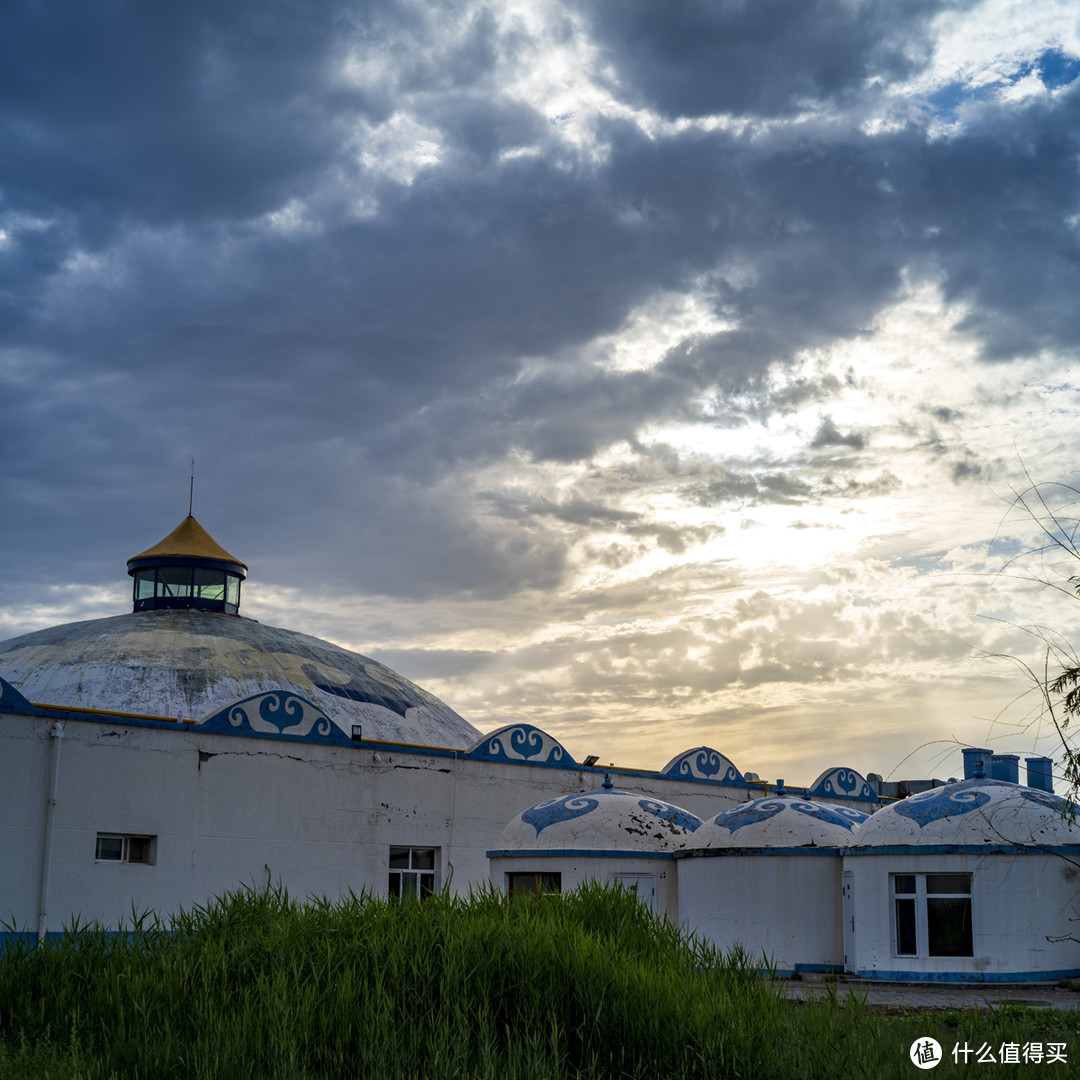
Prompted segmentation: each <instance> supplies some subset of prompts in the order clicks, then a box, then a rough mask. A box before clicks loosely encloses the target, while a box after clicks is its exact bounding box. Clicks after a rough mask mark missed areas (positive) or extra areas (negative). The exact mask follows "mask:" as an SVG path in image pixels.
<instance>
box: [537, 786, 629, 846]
mask: <svg viewBox="0 0 1080 1080" xmlns="http://www.w3.org/2000/svg"><path fill="white" fill-rule="evenodd" d="M592 794H593V795H595V794H596V793H595V792H593V793H592ZM620 794H623V793H622V792H620ZM599 805H600V800H599V799H597V798H593V797H590V796H589V795H586V794H577V795H563V796H561V797H560V798H558V799H548V801H547V802H542V803H537V804H536V806H530V807H529V809H528V810H526V811H524V812H523V813H522V815H521V820H522V821H524V822H526V823H527V824H529V825H531V826H532V827H533V828H534V829H535V830H536V835H537V836H539V835H540V834H541V833H542V832H543V831H544V830H545V829H546V828H547V827H548V826H549V825H557V824H558V823H559V822H560V821H573V820H574V818H579V817H584V816H585V815H586V814H591V813H592V812H593V811H594V810H595V809H596V808H597V807H598V806H599Z"/></svg>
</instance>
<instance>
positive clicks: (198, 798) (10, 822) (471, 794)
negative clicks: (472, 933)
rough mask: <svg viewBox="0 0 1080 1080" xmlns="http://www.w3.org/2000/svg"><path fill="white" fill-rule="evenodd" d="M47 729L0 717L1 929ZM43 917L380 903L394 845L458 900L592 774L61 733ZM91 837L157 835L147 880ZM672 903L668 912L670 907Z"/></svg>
mask: <svg viewBox="0 0 1080 1080" xmlns="http://www.w3.org/2000/svg"><path fill="white" fill-rule="evenodd" d="M50 722H51V721H49V720H46V719H43V718H40V717H33V716H25V715H21V714H9V713H4V714H0V742H2V746H0V850H2V851H3V852H4V854H5V856H6V859H5V862H6V872H5V874H4V875H3V878H2V879H0V922H4V923H7V924H9V925H15V926H17V927H18V928H20V929H33V928H34V927H36V925H37V905H38V882H39V879H40V873H41V861H42V843H43V834H44V818H45V798H46V793H45V786H46V770H47V759H48V741H49V736H48V730H49V724H50ZM64 731H65V737H64V739H63V745H62V747H61V756H60V770H59V790H58V798H57V807H56V818H55V826H56V827H55V840H54V846H53V852H52V861H51V889H50V898H49V900H50V902H49V905H48V910H49V921H48V925H49V928H50V929H53V930H56V929H60V928H61V927H62V926H64V925H65V924H68V923H70V921H71V919H72V918H73V917H75V916H78V917H79V918H81V919H93V920H98V921H100V922H102V923H103V924H105V925H107V926H117V925H118V924H120V923H121V922H122V921H123V920H125V919H130V915H131V911H132V908H133V907H134V909H135V910H136V911H149V910H152V911H155V912H157V913H158V914H160V915H166V914H168V913H170V912H172V911H175V910H176V909H177V908H179V907H182V906H183V907H188V906H190V905H192V904H193V903H203V902H205V901H207V900H208V899H211V898H212V897H214V896H215V895H219V894H221V893H223V892H225V891H228V890H231V889H235V888H237V887H239V886H244V885H256V886H262V885H265V884H266V883H267V882H270V883H278V882H280V883H281V884H283V885H285V886H286V887H287V888H288V889H289V892H290V893H291V894H293V895H295V896H299V897H304V896H308V895H320V896H322V895H325V896H330V897H334V896H338V895H341V894H343V893H345V892H347V891H348V890H349V889H351V890H353V891H354V892H359V891H361V890H363V889H368V890H371V891H373V892H375V893H377V894H383V893H385V892H386V891H387V887H388V866H389V848H390V847H391V846H392V845H393V846H405V847H434V848H437V849H439V866H438V872H439V881H440V883H449V885H450V887H451V888H452V889H453V890H455V891H467V890H468V888H469V887H470V886H472V885H480V884H483V883H486V882H487V881H489V880H490V871H489V863H488V859H487V854H486V853H487V851H488V850H490V849H491V848H493V847H495V846H497V843H498V839H499V837H500V835H501V833H502V830H503V828H504V827H505V825H506V823H507V822H508V821H509V820H510V819H511V818H512V817H513V816H514V815H515V814H517V813H520V812H521V811H522V810H523V809H525V808H526V807H528V806H532V805H534V804H535V803H538V802H541V801H543V800H545V799H551V798H554V797H556V796H559V795H564V794H568V793H571V792H577V791H582V790H587V789H590V788H593V787H595V786H596V785H597V781H598V777H597V775H596V774H595V773H594V772H591V771H585V770H575V769H559V768H550V767H544V766H536V765H528V764H516V763H504V762H491V761H475V760H467V759H463V758H460V757H447V756H442V755H437V754H426V753H424V752H422V751H420V752H418V751H415V750H412V751H409V750H404V749H402V750H398V749H393V748H386V747H379V748H372V747H370V746H366V745H365V744H363V743H357V744H355V745H350V746H332V745H320V744H317V743H309V742H301V741H298V740H297V741H291V740H288V739H271V738H256V737H252V736H245V735H220V734H210V733H201V732H198V731H196V730H194V729H193V728H191V727H187V726H183V727H181V726H175V727H168V728H166V727H151V726H140V725H136V724H124V723H123V722H118V721H117V720H116V719H115V718H108V719H104V718H103V719H93V720H91V719H86V720H67V721H64ZM608 771H610V773H611V775H612V779H613V781H614V782H615V784H616V786H618V787H621V788H623V789H625V790H628V791H636V792H640V793H641V794H642V795H648V796H655V797H657V798H660V799H663V800H666V801H668V802H673V803H675V804H676V805H680V806H685V807H686V808H687V809H690V810H692V811H693V812H695V813H697V814H699V815H704V814H708V813H710V812H711V813H713V814H715V813H718V812H719V811H720V810H722V809H725V808H727V807H729V806H731V805H733V804H734V803H735V802H738V801H742V800H744V799H745V798H746V794H747V793H746V792H745V791H743V790H739V789H731V790H727V789H724V788H711V787H707V786H703V785H701V784H694V783H693V782H690V781H684V780H678V781H669V780H663V779H661V778H659V777H658V776H655V775H652V776H634V775H633V774H631V773H623V772H621V771H620V770H618V769H611V770H608ZM98 833H114V834H120V835H136V836H142V835H146V836H154V837H156V838H157V839H156V858H155V862H154V865H152V866H143V865H127V864H115V863H101V862H96V861H95V857H94V856H95V841H96V837H97V834H98ZM665 906H666V901H665Z"/></svg>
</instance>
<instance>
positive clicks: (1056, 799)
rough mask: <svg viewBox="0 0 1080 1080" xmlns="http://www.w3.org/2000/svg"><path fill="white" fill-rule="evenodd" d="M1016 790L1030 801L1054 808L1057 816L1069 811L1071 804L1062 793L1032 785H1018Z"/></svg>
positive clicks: (1048, 808) (1050, 808) (1049, 808)
mask: <svg viewBox="0 0 1080 1080" xmlns="http://www.w3.org/2000/svg"><path fill="white" fill-rule="evenodd" d="M1015 790H1016V792H1017V793H1018V794H1019V795H1020V796H1021V797H1022V798H1024V799H1027V801H1028V802H1033V803H1038V804H1039V805H1040V806H1045V807H1046V808H1047V810H1052V811H1053V812H1054V814H1055V815H1056V816H1057V817H1061V816H1062V815H1064V814H1066V813H1068V810H1069V804H1068V803H1067V802H1066V801H1065V800H1064V799H1063V798H1061V796H1060V795H1054V794H1053V793H1052V792H1050V791H1040V790H1039V789H1038V788H1030V787H1016V788H1015Z"/></svg>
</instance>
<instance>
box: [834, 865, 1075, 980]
mask: <svg viewBox="0 0 1080 1080" xmlns="http://www.w3.org/2000/svg"><path fill="white" fill-rule="evenodd" d="M843 861H844V870H846V871H850V872H851V874H852V878H851V881H852V887H853V896H852V904H853V909H854V917H855V934H854V942H853V948H852V953H851V955H849V957H848V970H849V971H850V972H852V973H853V974H857V975H860V976H863V977H867V978H886V979H887V978H916V979H926V980H946V981H949V980H975V981H979V980H984V979H985V980H987V981H1002V980H1009V979H1015V980H1021V979H1025V980H1027V979H1043V978H1061V977H1064V976H1066V975H1072V976H1075V975H1080V943H1078V942H1077V941H1075V940H1056V941H1055V940H1052V939H1054V938H1061V937H1063V936H1064V937H1066V938H1067V937H1068V936H1069V935H1077V936H1080V870H1078V869H1077V866H1076V860H1075V856H1070V857H1062V856H1055V855H1053V854H1043V853H1041V852H1038V851H1031V852H1029V853H1023V854H985V855H984V854H931V853H907V854H895V855H889V854H882V855H864V854H859V855H850V854H849V855H846V856H845V857H844V860H843ZM927 873H930V874H933V873H969V874H971V875H972V878H971V926H972V945H973V952H974V955H973V956H970V957H958V956H942V957H930V956H920V957H912V956H898V955H897V953H896V944H895V929H894V904H893V893H892V884H891V875H893V874H927Z"/></svg>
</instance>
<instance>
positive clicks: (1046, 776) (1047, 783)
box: [1025, 757, 1054, 793]
mask: <svg viewBox="0 0 1080 1080" xmlns="http://www.w3.org/2000/svg"><path fill="white" fill-rule="evenodd" d="M1025 761H1026V762H1027V786H1028V787H1031V788H1036V789H1037V790H1039V791H1049V792H1051V793H1053V790H1054V762H1053V760H1052V759H1051V758H1048V757H1029V758H1025Z"/></svg>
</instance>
